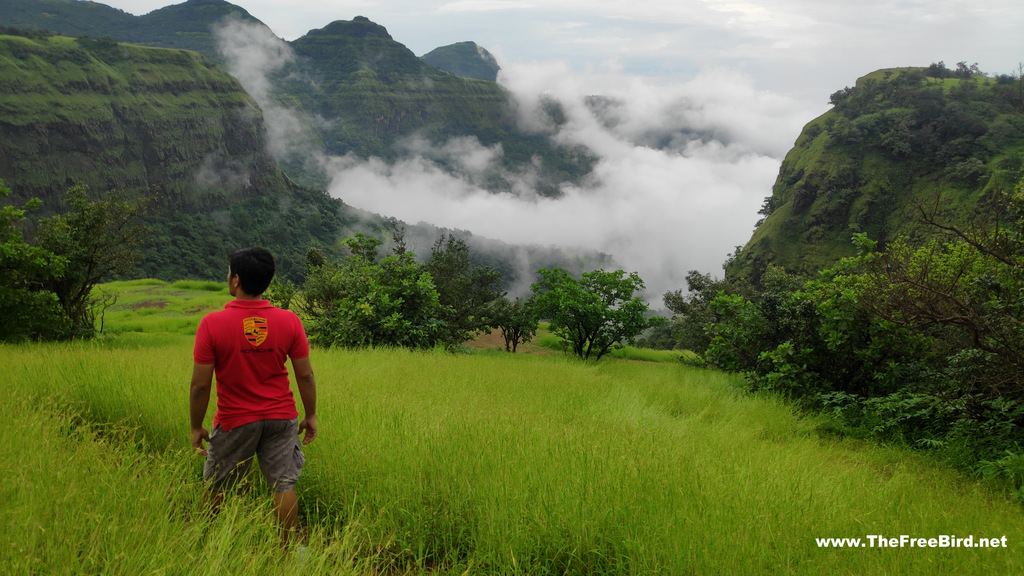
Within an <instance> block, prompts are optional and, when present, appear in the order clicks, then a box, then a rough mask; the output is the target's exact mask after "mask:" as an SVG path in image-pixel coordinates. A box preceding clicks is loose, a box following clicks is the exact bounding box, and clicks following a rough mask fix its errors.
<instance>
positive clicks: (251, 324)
mask: <svg viewBox="0 0 1024 576" xmlns="http://www.w3.org/2000/svg"><path fill="white" fill-rule="evenodd" d="M242 329H243V330H244V331H245V339H246V340H247V341H248V342H249V344H252V345H253V346H259V345H260V344H263V341H264V340H266V339H267V319H266V318H257V317H255V316H253V317H250V318H246V319H245V320H242Z"/></svg>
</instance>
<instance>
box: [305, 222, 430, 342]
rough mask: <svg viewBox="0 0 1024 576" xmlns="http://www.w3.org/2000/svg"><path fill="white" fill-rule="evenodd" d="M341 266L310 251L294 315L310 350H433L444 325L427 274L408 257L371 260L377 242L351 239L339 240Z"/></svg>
mask: <svg viewBox="0 0 1024 576" xmlns="http://www.w3.org/2000/svg"><path fill="white" fill-rule="evenodd" d="M343 244H344V245H345V247H346V248H347V249H348V250H349V252H350V255H348V256H346V257H345V258H344V259H343V260H342V261H341V262H335V261H331V260H327V259H325V258H323V257H322V256H319V255H317V254H316V253H315V252H313V253H311V256H313V257H311V258H310V259H309V263H310V267H309V272H308V274H307V277H306V282H305V283H304V284H303V285H302V288H301V292H300V295H301V302H302V303H301V305H300V306H299V310H300V312H301V314H302V315H303V316H304V317H305V318H306V319H307V320H306V331H307V333H308V334H309V340H310V343H311V344H313V345H315V346H321V347H327V348H329V347H332V346H340V347H345V348H358V347H364V346H399V347H409V348H433V347H434V346H437V345H438V344H441V343H442V342H443V341H444V337H445V336H446V334H447V330H448V326H447V324H446V323H445V322H444V320H443V318H442V315H443V310H442V305H441V302H440V300H439V296H438V292H437V289H436V288H435V286H434V281H433V279H432V278H431V276H430V273H429V272H427V271H425V270H424V269H423V268H422V267H421V266H420V265H419V264H417V263H416V261H415V255H414V254H413V253H412V252H406V251H404V250H399V251H395V252H393V253H391V254H388V255H386V256H384V257H383V258H380V259H379V260H378V259H377V248H378V246H379V245H380V240H378V239H377V238H368V237H366V236H364V235H362V234H357V235H355V236H354V237H352V238H348V239H346V240H344V241H343Z"/></svg>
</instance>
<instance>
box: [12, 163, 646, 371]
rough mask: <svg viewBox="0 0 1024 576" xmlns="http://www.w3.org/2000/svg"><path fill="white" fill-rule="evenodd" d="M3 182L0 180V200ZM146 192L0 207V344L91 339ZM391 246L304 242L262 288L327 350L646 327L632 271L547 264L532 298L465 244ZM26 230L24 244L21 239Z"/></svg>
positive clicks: (136, 255) (580, 349)
mask: <svg viewBox="0 0 1024 576" xmlns="http://www.w3.org/2000/svg"><path fill="white" fill-rule="evenodd" d="M9 195H10V190H9V189H8V188H7V187H6V186H4V185H3V184H2V183H0V200H3V199H5V198H7V197H8V196H9ZM149 203H150V200H147V199H139V198H128V197H126V196H125V195H124V194H123V193H116V192H112V193H107V194H104V195H100V196H99V197H96V198H91V197H90V193H89V191H88V188H87V187H85V186H84V185H76V186H74V187H72V188H71V189H70V190H69V191H68V192H67V195H66V200H65V207H64V208H65V210H64V211H63V212H62V213H59V214H57V215H54V216H50V217H46V218H39V219H36V220H33V219H31V218H30V217H29V215H30V214H31V212H33V211H34V210H36V209H37V208H38V207H39V205H40V202H39V201H38V200H36V199H33V200H31V201H29V202H28V203H27V204H26V205H24V206H21V207H16V206H13V205H10V204H6V203H5V205H4V206H3V208H2V211H0V270H2V271H3V276H2V277H0V341H19V340H55V339H71V338H89V337H93V336H95V335H96V333H97V330H99V329H100V328H101V327H102V312H103V310H105V309H106V307H109V306H110V305H112V304H113V303H114V302H115V299H116V295H109V294H105V293H103V291H102V290H101V289H97V288H96V286H97V284H99V283H100V282H102V281H103V280H105V279H109V278H111V277H112V276H115V275H131V274H132V273H133V272H137V267H138V265H139V263H140V261H141V259H142V256H141V251H140V247H141V246H142V245H143V244H144V243H145V242H146V239H147V237H148V235H149V233H150V232H151V230H149V229H148V228H147V227H145V226H144V225H142V224H141V218H142V216H143V214H144V213H145V210H146V208H147V206H148V204H149ZM392 236H393V238H392V239H393V241H394V242H393V244H394V247H393V249H392V251H391V253H389V254H385V255H380V254H379V253H378V252H379V249H380V246H381V243H382V242H381V240H380V239H378V238H373V237H367V236H365V235H363V234H356V235H354V236H353V237H350V238H347V239H345V240H343V241H342V242H341V244H342V246H343V248H344V251H343V254H344V255H343V256H340V257H338V256H334V255H333V254H332V255H327V254H325V253H324V251H323V250H320V249H318V248H310V249H309V250H308V252H307V254H306V262H305V268H306V270H305V275H304V280H303V281H302V282H301V284H300V285H296V284H295V283H293V282H292V281H291V280H288V279H286V278H285V279H275V280H274V282H273V284H271V287H270V289H269V290H268V291H267V294H266V296H267V298H269V299H270V300H271V301H272V302H274V303H275V304H276V305H278V306H281V307H284V308H293V309H295V310H296V311H297V312H298V313H299V314H300V315H302V316H303V318H304V319H305V320H306V327H307V331H308V332H309V337H310V342H311V343H312V344H314V345H317V346H321V347H324V348H330V347H346V348H352V347H362V346H398V347H408V348H421V349H422V348H436V347H444V348H449V349H452V348H456V347H458V346H461V345H463V344H464V343H465V342H466V341H467V340H469V339H471V338H472V337H473V336H474V335H476V334H478V333H482V332H490V331H492V330H495V329H496V330H500V332H501V334H502V336H503V338H504V341H505V349H506V350H507V351H509V352H515V351H516V350H517V349H518V346H519V345H520V344H522V343H524V342H529V341H530V340H531V339H532V338H533V336H534V335H535V334H536V332H537V329H538V326H539V323H540V320H541V319H549V322H550V327H551V331H552V332H553V333H555V334H556V335H558V336H560V337H561V338H562V339H563V340H564V341H565V342H566V348H567V350H568V351H571V352H572V353H573V354H575V355H576V356H579V357H580V358H582V359H593V360H597V359H600V358H601V357H602V356H604V355H606V354H607V353H609V352H611V351H612V350H614V349H615V348H617V347H620V346H622V345H623V344H625V343H631V342H632V341H633V340H634V338H636V336H638V335H639V334H640V333H641V332H643V331H644V330H646V329H647V328H649V327H651V326H654V325H656V324H658V323H659V322H663V320H662V319H657V318H655V319H648V318H646V315H647V311H648V306H647V304H646V303H644V302H643V300H642V299H641V297H640V296H638V295H637V294H638V293H639V292H640V291H642V290H643V288H644V284H643V281H642V280H641V279H640V278H639V276H637V275H636V274H635V273H631V274H626V273H625V272H623V271H621V270H617V271H614V272H608V271H605V270H595V271H592V272H586V273H583V274H582V276H581V277H580V278H579V279H577V278H576V277H574V276H573V275H572V274H570V273H569V272H567V271H565V270H563V269H561V268H558V267H552V268H550V269H545V270H541V271H539V272H538V274H539V275H540V280H539V281H538V282H536V283H535V284H534V285H533V286H532V290H531V295H530V296H529V297H525V298H514V299H510V298H509V297H508V296H507V294H506V293H505V292H504V291H503V290H502V289H501V286H502V277H501V274H500V273H499V272H497V271H496V270H494V269H493V268H491V267H489V266H474V265H472V264H471V261H470V251H469V247H468V246H467V244H466V242H465V241H464V240H462V239H459V238H456V237H455V236H453V235H451V234H444V233H442V234H441V235H440V237H439V238H438V239H437V241H436V242H435V243H434V245H433V247H432V249H431V254H430V257H429V258H428V259H427V260H426V261H425V262H424V263H422V264H421V263H418V262H417V261H416V255H415V254H414V253H412V252H410V251H409V250H408V249H407V247H406V244H405V241H404V229H401V228H399V227H398V226H397V225H394V226H393V230H392ZM27 237H28V238H29V239H31V240H32V241H31V242H30V241H29V240H28V239H26V238H27Z"/></svg>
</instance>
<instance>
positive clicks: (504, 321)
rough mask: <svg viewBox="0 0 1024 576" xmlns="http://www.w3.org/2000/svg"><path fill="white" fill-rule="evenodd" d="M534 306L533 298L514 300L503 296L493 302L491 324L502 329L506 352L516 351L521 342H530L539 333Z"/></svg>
mask: <svg viewBox="0 0 1024 576" xmlns="http://www.w3.org/2000/svg"><path fill="white" fill-rule="evenodd" d="M534 308H535V302H534V300H533V298H527V299H525V300H524V299H522V298H516V299H515V300H514V301H513V300H509V299H508V298H507V297H505V296H502V297H501V298H498V299H497V300H495V301H494V302H492V303H491V307H490V312H489V315H488V317H489V324H490V325H491V326H493V327H496V328H498V329H499V330H501V335H502V337H503V338H504V339H505V351H506V352H515V351H516V349H517V348H518V347H519V344H521V343H526V342H529V341H530V340H532V339H533V336H534V335H535V334H536V333H537V326H538V324H539V321H538V320H537V314H536V312H535V311H534Z"/></svg>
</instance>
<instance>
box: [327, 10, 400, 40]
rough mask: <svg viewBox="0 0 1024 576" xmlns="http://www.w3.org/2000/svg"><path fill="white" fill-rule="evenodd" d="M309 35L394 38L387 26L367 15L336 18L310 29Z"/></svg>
mask: <svg viewBox="0 0 1024 576" xmlns="http://www.w3.org/2000/svg"><path fill="white" fill-rule="evenodd" d="M307 36H346V37H349V38H385V39H387V40H394V38H392V37H391V34H388V31H387V29H386V28H384V27H383V26H381V25H380V24H377V23H375V22H373V21H371V20H370V19H369V18H367V17H365V16H356V17H355V18H353V19H352V20H335V21H334V22H331V23H330V24H328V25H327V26H324V27H323V28H319V29H316V30H310V31H309V32H308V33H307Z"/></svg>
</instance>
